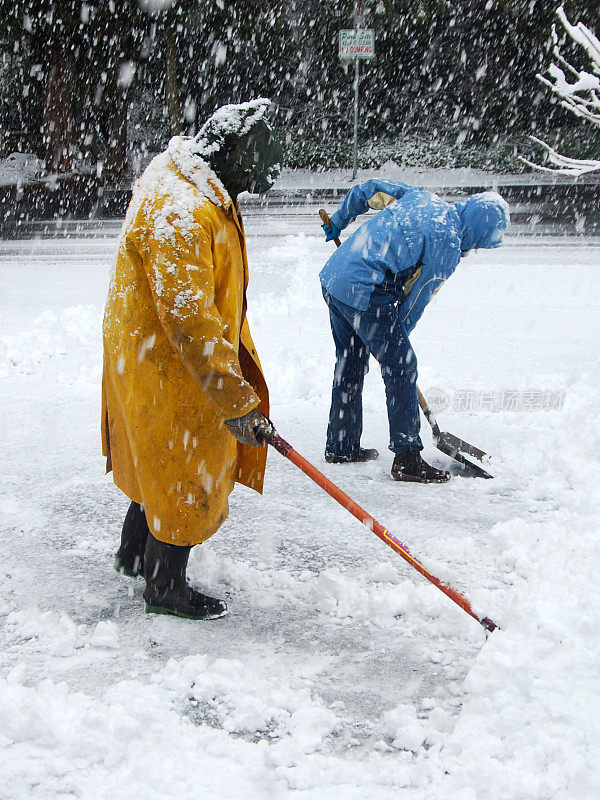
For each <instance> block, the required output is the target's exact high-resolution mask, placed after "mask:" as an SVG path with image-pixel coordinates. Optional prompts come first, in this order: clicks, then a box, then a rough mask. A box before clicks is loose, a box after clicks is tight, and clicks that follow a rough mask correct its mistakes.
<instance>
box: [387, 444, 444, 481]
mask: <svg viewBox="0 0 600 800" xmlns="http://www.w3.org/2000/svg"><path fill="white" fill-rule="evenodd" d="M392 478H393V479H394V480H395V481H413V482H414V483H446V481H449V480H450V473H449V472H446V470H445V469H435V467H432V466H430V465H429V464H428V463H427V462H426V461H423V459H422V458H421V452H420V451H419V450H410V451H409V452H408V453H396V455H395V457H394V463H393V464H392Z"/></svg>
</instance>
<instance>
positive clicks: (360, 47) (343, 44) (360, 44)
mask: <svg viewBox="0 0 600 800" xmlns="http://www.w3.org/2000/svg"><path fill="white" fill-rule="evenodd" d="M364 13H365V6H364V5H363V4H362V3H357V4H356V6H355V10H354V17H355V25H356V28H355V29H354V30H344V31H340V50H339V56H340V58H341V59H354V146H353V156H352V180H354V179H355V178H356V173H357V171H358V86H359V81H360V66H359V65H360V59H361V58H373V56H374V55H375V31H373V30H370V29H368V28H363V29H361V28H360V21H359V20H360V18H361V17H362V16H363V14H364Z"/></svg>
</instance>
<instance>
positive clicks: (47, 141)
mask: <svg viewBox="0 0 600 800" xmlns="http://www.w3.org/2000/svg"><path fill="white" fill-rule="evenodd" d="M72 86H73V68H72V64H71V60H70V58H69V56H68V55H67V54H66V53H65V51H64V50H63V49H62V47H61V46H60V45H56V46H55V47H54V48H53V49H52V52H51V58H50V68H49V69H48V71H47V77H46V101H45V105H44V121H43V123H42V136H43V142H44V154H45V159H46V169H47V170H48V171H51V172H69V171H70V169H71V158H72V154H73V131H74V124H73V107H72Z"/></svg>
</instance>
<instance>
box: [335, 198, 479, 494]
mask: <svg viewBox="0 0 600 800" xmlns="http://www.w3.org/2000/svg"><path fill="white" fill-rule="evenodd" d="M319 216H320V217H321V220H322V221H323V224H324V225H329V226H330V227H331V220H330V219H329V215H328V214H327V212H326V211H325V209H324V208H321V209H319ZM334 241H335V244H336V246H337V247H340V245H341V242H340V240H339V239H334ZM417 395H418V398H419V406H420V407H421V410H422V411H423V413H424V414H425V416H426V418H427V422H428V423H429V424H430V425H431V430H432V431H433V443H434V444H435V446H436V447H437V449H438V450H441V451H442V453H445V454H446V455H447V456H450V458H453V459H454V460H455V461H458V462H459V464H461V465H462V471H463V474H464V475H470V476H472V477H474V478H493V477H494V476H493V475H490V473H489V472H487V471H486V470H485V469H483V467H480V466H478V465H477V464H473V462H472V461H470V460H469V459H468V458H466V456H465V455H463V454H464V453H466V454H467V455H469V456H472V457H473V458H477V459H479V460H480V461H481V460H482V459H483V458H485V456H486V453H484V452H483V450H480V449H479V448H478V447H474V446H473V445H472V444H469V443H468V442H465V441H463V440H462V439H459V438H458V436H454V435H453V434H452V433H448V432H447V431H441V430H440V428H439V425H438V424H437V422H436V420H435V417H434V416H433V413H432V411H431V409H430V408H429V406H428V405H427V401H426V400H425V398H424V397H423V395H422V394H421V390H420V389H419V387H418V386H417Z"/></svg>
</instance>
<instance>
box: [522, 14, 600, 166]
mask: <svg viewBox="0 0 600 800" xmlns="http://www.w3.org/2000/svg"><path fill="white" fill-rule="evenodd" d="M556 14H557V16H558V18H559V20H560V21H561V23H562V25H563V27H564V29H565V30H566V32H567V33H568V35H569V36H570V38H571V39H572V40H573V41H574V42H575V43H576V44H578V45H579V46H580V47H582V48H583V50H584V51H585V53H586V54H587V56H588V58H589V59H590V61H591V72H588V71H586V70H584V69H581V70H578V69H576V68H575V67H574V66H572V64H570V63H569V62H568V61H567V60H566V59H565V58H564V57H563V55H562V53H561V52H560V45H559V41H558V34H557V32H556V26H555V25H553V26H552V37H553V40H554V50H553V52H554V56H555V58H556V63H554V64H552V65H551V66H550V68H549V69H548V75H549V78H548V77H546V76H544V75H537V77H538V79H539V80H540V81H541V82H542V83H543V84H545V85H546V86H547V87H548V88H549V89H550V90H551V91H552V92H554V94H555V95H557V96H558V97H559V98H560V100H561V105H562V106H564V107H565V108H567V109H568V110H569V111H571V112H572V113H573V114H575V116H577V117H581V118H582V119H585V120H588V122H591V123H592V124H593V125H597V126H598V127H600V97H599V93H600V40H598V37H597V36H595V35H594V34H593V33H592V31H590V29H589V28H587V27H586V26H585V25H584V24H583V23H582V22H579V23H578V24H577V25H571V23H570V22H569V20H568V19H567V15H566V14H565V11H564V8H563V7H562V6H560V7H559V8H558V9H557V10H556ZM531 139H532V140H533V141H534V142H535V143H536V144H538V145H540V147H542V148H543V149H544V150H545V151H546V153H547V155H548V160H549V161H550V162H551V163H552V164H553V165H554V166H553V167H544V166H541V165H540V164H535V163H533V162H531V161H528V160H527V159H525V158H521V161H524V162H525V163H526V164H529V166H531V167H534V168H535V169H539V170H544V171H545V172H559V173H561V174H563V175H573V176H578V175H583V174H585V173H587V172H595V171H598V170H600V160H595V159H589V160H588V159H578V158H569V157H568V156H565V155H561V154H560V153H558V152H557V151H556V150H555V149H554V148H553V147H550V145H549V144H546V142H544V141H542V140H541V139H538V138H537V137H536V136H532V137H531Z"/></svg>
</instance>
